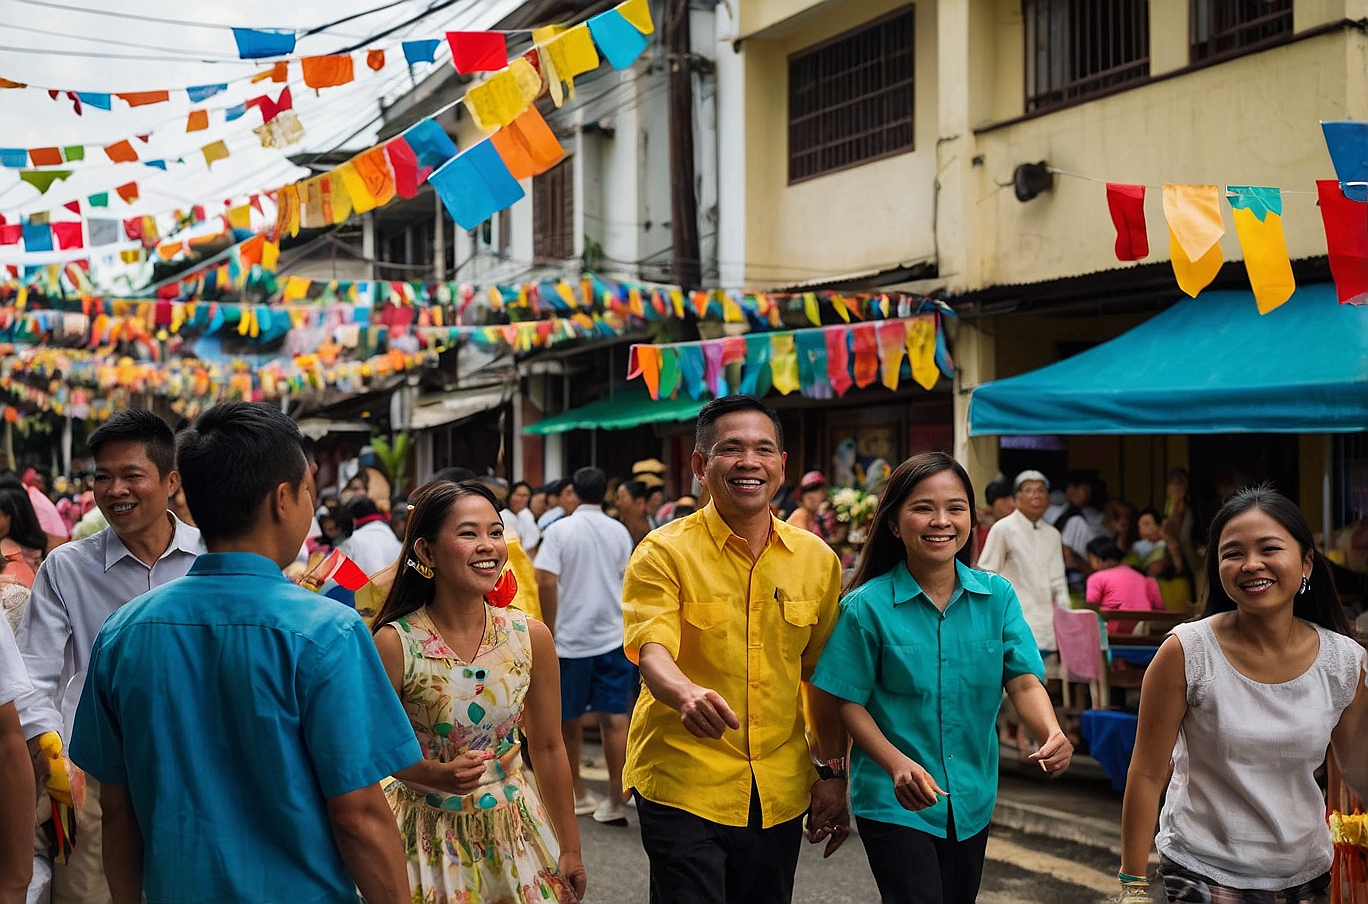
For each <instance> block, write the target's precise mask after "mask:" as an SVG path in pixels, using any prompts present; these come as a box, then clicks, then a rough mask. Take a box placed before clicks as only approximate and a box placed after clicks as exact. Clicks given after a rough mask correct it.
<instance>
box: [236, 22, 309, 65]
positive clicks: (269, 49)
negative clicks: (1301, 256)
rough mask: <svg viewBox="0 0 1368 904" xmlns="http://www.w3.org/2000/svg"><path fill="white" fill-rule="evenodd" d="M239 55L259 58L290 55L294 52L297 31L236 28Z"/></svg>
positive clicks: (248, 58) (253, 58)
mask: <svg viewBox="0 0 1368 904" xmlns="http://www.w3.org/2000/svg"><path fill="white" fill-rule="evenodd" d="M233 39H234V40H235V41H237V48H238V57H239V58H240V59H244V60H259V59H264V58H266V57H278V56H289V55H290V54H292V53H294V49H295V33H294V32H292V31H282V30H278V29H264V28H234V29H233Z"/></svg>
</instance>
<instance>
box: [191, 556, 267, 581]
mask: <svg viewBox="0 0 1368 904" xmlns="http://www.w3.org/2000/svg"><path fill="white" fill-rule="evenodd" d="M190 574H236V575H250V576H252V577H258V578H278V579H280V580H282V581H284V580H288V579H287V578H286V577H285V575H283V574H282V573H281V571H280V567H279V566H277V565H276V563H274V562H272V561H271V560H270V559H268V558H266V557H265V556H262V555H257V554H256V553H254V552H206V553H205V554H204V555H202V556H200V557H199V558H198V559H196V560H195V564H193V565H191V566H190Z"/></svg>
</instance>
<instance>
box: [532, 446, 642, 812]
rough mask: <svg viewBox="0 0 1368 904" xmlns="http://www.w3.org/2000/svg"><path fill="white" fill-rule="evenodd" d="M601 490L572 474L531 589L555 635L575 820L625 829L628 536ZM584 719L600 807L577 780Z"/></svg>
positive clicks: (585, 476)
mask: <svg viewBox="0 0 1368 904" xmlns="http://www.w3.org/2000/svg"><path fill="white" fill-rule="evenodd" d="M607 491H608V477H607V475H606V474H604V473H603V471H601V470H599V469H598V468H580V469H579V470H578V471H576V472H575V476H574V477H573V478H572V483H571V486H569V487H567V488H566V489H565V490H564V491H563V492H562V494H561V496H562V500H561V501H562V504H565V503H566V501H567V499H568V501H569V502H570V505H569V506H568V507H569V508H570V509H571V514H569V515H566V516H565V517H564V518H561V519H560V520H558V521H556V522H555V523H554V524H552V525H551V526H550V527H549V528H547V530H546V533H545V534H544V535H543V536H542V542H541V550H540V551H539V552H538V553H537V562H536V565H537V589H538V590H539V591H540V594H541V607H542V619H543V621H545V622H546V624H547V625H548V626H549V627H550V628H551V629H552V633H553V634H554V635H555V638H556V655H557V656H558V657H559V658H560V673H561V734H562V735H563V736H564V737H565V749H566V752H567V753H568V754H569V755H570V774H571V777H572V778H573V780H574V786H575V813H576V815H579V816H584V815H587V814H590V813H592V814H593V817H594V820H595V821H596V822H601V823H607V824H610V825H619V826H625V825H626V824H627V815H626V810H625V809H624V808H623V795H622V767H623V764H624V762H625V761H626V759H627V722H628V718H627V717H628V713H629V712H631V708H632V690H633V688H634V687H635V685H636V669H635V668H634V667H633V666H632V664H631V662H629V661H628V659H627V657H626V655H624V654H623V652H622V576H623V574H624V573H625V572H626V570H627V562H628V560H629V559H630V558H631V557H632V535H631V534H630V533H629V532H628V531H627V528H626V527H624V526H623V525H622V523H621V522H620V521H618V520H616V519H615V518H610V517H608V516H607V515H605V514H604V513H603V497H604V495H605V494H606V493H607ZM562 601H563V604H562ZM587 712H592V713H595V714H596V715H597V716H598V723H599V733H600V735H601V736H602V738H603V758H604V760H605V761H606V762H607V765H608V799H607V800H604V801H601V802H600V801H596V800H594V798H593V797H592V796H591V795H590V794H589V793H588V792H587V791H586V789H585V787H584V780H583V779H582V778H581V777H580V746H581V743H582V740H583V737H582V731H581V726H580V719H581V717H583V716H584V714H585V713H587Z"/></svg>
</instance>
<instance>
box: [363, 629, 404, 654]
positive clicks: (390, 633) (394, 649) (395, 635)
mask: <svg viewBox="0 0 1368 904" xmlns="http://www.w3.org/2000/svg"><path fill="white" fill-rule="evenodd" d="M371 636H372V638H373V639H374V640H375V648H376V649H377V650H379V651H380V657H381V658H382V659H383V658H386V657H389V656H395V657H402V656H403V655H404V647H403V642H402V641H401V640H400V639H399V629H398V628H396V627H394V625H385V626H383V627H382V628H380V630H378V631H376V632H375V633H374V634H372V635H371Z"/></svg>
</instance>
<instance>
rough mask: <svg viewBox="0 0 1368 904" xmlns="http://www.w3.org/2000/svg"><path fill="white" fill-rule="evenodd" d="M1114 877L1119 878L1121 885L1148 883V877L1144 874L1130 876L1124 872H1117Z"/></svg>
mask: <svg viewBox="0 0 1368 904" xmlns="http://www.w3.org/2000/svg"><path fill="white" fill-rule="evenodd" d="M1116 878H1118V879H1120V880H1121V884H1122V885H1149V879H1147V878H1145V877H1144V876H1130V875H1127V874H1126V873H1117V874H1116Z"/></svg>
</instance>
